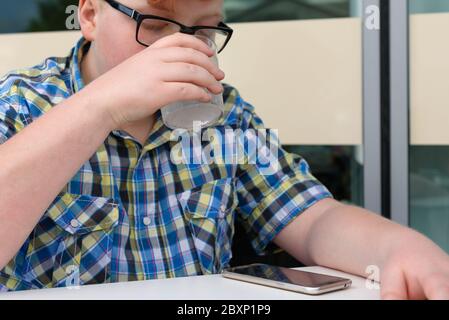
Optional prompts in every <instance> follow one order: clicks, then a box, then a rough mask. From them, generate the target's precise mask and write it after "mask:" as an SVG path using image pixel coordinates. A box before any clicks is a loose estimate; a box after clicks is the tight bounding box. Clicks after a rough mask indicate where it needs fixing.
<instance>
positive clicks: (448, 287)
mask: <svg viewBox="0 0 449 320" xmlns="http://www.w3.org/2000/svg"><path fill="white" fill-rule="evenodd" d="M423 286H424V293H425V295H426V297H427V299H430V300H449V281H448V280H447V278H442V277H433V278H428V279H427V281H426V282H424V284H423Z"/></svg>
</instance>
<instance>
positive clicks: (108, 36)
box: [95, 26, 144, 73]
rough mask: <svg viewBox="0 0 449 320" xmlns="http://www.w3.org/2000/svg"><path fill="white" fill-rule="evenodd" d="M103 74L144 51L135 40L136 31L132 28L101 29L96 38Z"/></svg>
mask: <svg viewBox="0 0 449 320" xmlns="http://www.w3.org/2000/svg"><path fill="white" fill-rule="evenodd" d="M95 46H96V49H97V52H98V54H99V59H100V61H98V63H99V65H100V66H101V69H102V73H103V72H106V71H108V70H110V69H112V68H113V67H115V66H116V65H118V64H120V63H122V62H123V61H125V60H126V59H128V58H130V57H132V56H133V55H135V54H136V53H138V52H140V51H142V50H143V49H144V47H143V46H141V45H140V44H139V43H137V41H136V40H135V29H134V28H132V27H130V26H123V27H121V28H114V27H112V28H109V29H104V28H103V29H99V30H98V33H97V35H96V38H95Z"/></svg>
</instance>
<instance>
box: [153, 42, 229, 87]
mask: <svg viewBox="0 0 449 320" xmlns="http://www.w3.org/2000/svg"><path fill="white" fill-rule="evenodd" d="M158 54H160V57H161V59H162V61H164V62H169V63H170V62H185V63H189V64H195V65H198V66H200V67H203V68H204V69H206V70H207V71H209V72H210V73H211V74H213V75H214V77H215V78H216V79H217V80H223V79H224V77H225V74H224V72H223V71H222V70H220V68H219V67H218V66H217V65H215V64H214V63H213V62H212V61H211V60H210V58H209V57H208V56H207V55H205V54H204V53H203V52H201V51H198V50H196V49H192V48H179V47H178V48H163V49H161V50H159V52H158Z"/></svg>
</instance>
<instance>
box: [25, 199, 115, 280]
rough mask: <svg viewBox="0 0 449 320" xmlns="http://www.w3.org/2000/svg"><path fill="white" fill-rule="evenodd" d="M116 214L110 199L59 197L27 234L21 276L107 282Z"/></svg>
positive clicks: (112, 201)
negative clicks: (25, 264) (27, 245)
mask: <svg viewBox="0 0 449 320" xmlns="http://www.w3.org/2000/svg"><path fill="white" fill-rule="evenodd" d="M119 213H120V211H119V206H118V204H117V203H116V202H115V201H114V200H113V199H110V198H101V197H92V196H88V195H75V194H70V193H64V194H63V195H60V196H58V197H57V198H56V199H55V200H54V201H53V203H52V204H51V205H50V207H49V208H48V209H47V211H46V212H45V215H44V216H43V218H42V219H41V221H40V222H39V224H38V225H37V226H36V228H35V229H34V231H33V233H32V235H31V239H30V245H29V248H28V252H27V256H26V261H27V267H26V278H28V280H29V281H33V282H37V283H38V284H39V285H40V286H45V287H66V286H76V285H83V284H92V283H104V282H108V280H109V277H110V264H111V252H112V240H113V229H114V227H115V226H117V224H118V222H119Z"/></svg>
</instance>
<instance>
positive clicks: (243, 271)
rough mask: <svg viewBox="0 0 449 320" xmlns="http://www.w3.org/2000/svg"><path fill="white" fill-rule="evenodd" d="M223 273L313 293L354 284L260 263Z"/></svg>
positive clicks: (249, 280) (344, 287)
mask: <svg viewBox="0 0 449 320" xmlns="http://www.w3.org/2000/svg"><path fill="white" fill-rule="evenodd" d="M222 275H223V276H224V277H225V278H229V279H234V280H240V281H246V282H251V283H255V284H260V285H264V286H269V287H274V288H278V289H284V290H290V291H295V292H299V293H305V294H311V295H318V294H322V293H326V292H331V291H336V290H342V289H347V288H349V287H350V286H351V284H352V281H351V280H350V279H345V278H340V277H334V276H328V275H324V274H319V273H313V272H306V271H300V270H294V269H289V268H284V267H277V266H271V265H267V264H260V263H255V264H250V265H246V266H240V267H234V268H227V269H225V270H223V272H222Z"/></svg>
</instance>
